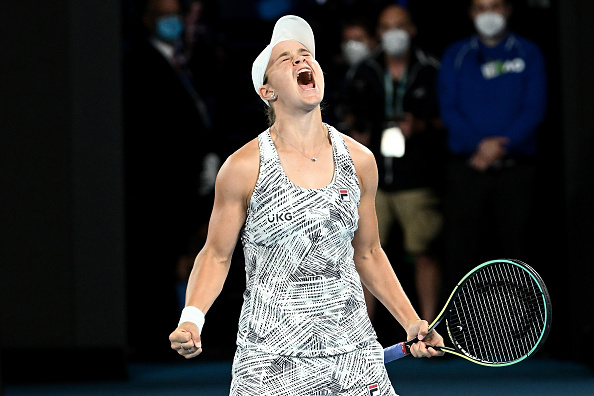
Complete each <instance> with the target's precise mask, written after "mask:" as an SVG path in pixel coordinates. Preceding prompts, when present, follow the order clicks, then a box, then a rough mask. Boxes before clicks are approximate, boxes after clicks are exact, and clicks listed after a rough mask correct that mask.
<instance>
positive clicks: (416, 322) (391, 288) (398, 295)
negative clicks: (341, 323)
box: [346, 138, 443, 357]
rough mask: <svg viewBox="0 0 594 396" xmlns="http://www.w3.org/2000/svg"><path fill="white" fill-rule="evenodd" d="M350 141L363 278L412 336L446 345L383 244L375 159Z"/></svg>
mask: <svg viewBox="0 0 594 396" xmlns="http://www.w3.org/2000/svg"><path fill="white" fill-rule="evenodd" d="M346 139H348V138H346ZM347 142H349V151H350V153H351V156H352V158H353V162H354V163H355V168H356V170H357V175H358V177H359V184H360V186H361V202H360V204H359V228H358V229H357V232H356V233H355V237H354V238H353V242H352V243H353V247H354V250H355V253H354V260H355V266H356V268H357V271H358V272H359V276H360V277H361V281H362V282H363V284H364V285H365V287H367V289H369V291H371V293H372V294H373V295H374V296H375V297H377V299H378V300H379V301H380V302H381V303H382V304H383V305H384V306H385V307H386V308H387V309H388V311H390V313H391V314H392V315H393V316H394V318H395V319H396V320H397V321H398V323H400V325H401V326H402V327H403V328H404V329H405V330H406V332H407V336H408V338H409V339H411V338H414V337H417V336H419V337H420V338H419V339H426V340H427V341H428V342H429V343H435V344H439V345H443V340H442V338H441V336H440V335H439V334H437V333H436V332H435V331H433V332H432V333H430V334H429V335H427V326H428V323H427V322H426V321H425V320H421V319H420V318H419V316H418V315H417V313H416V311H415V310H414V308H413V307H412V305H411V303H410V300H409V299H408V297H407V296H406V293H405V292H404V289H403V288H402V285H401V284H400V281H399V280H398V277H397V276H396V274H395V273H394V270H393V269H392V266H391V265H390V262H389V260H388V257H387V256H386V254H385V252H384V250H383V249H382V247H381V245H380V239H379V234H378V228H377V215H376V213H375V194H376V191H377V183H378V176H377V165H376V162H375V158H374V157H373V154H371V152H370V151H369V150H367V149H366V148H364V147H362V146H361V145H359V144H357V143H355V142H352V141H349V140H347ZM411 351H412V353H413V355H414V356H417V357H420V356H426V357H431V356H437V355H442V354H443V352H438V351H436V350H434V349H427V347H426V345H425V344H424V343H423V342H419V343H416V344H415V345H413V347H412V348H411Z"/></svg>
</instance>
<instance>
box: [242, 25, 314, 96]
mask: <svg viewBox="0 0 594 396" xmlns="http://www.w3.org/2000/svg"><path fill="white" fill-rule="evenodd" d="M288 40H294V41H299V42H300V43H301V44H303V45H305V48H307V50H308V51H309V52H311V55H312V56H313V57H314V58H315V56H316V54H315V52H316V43H315V41H314V35H313V31H312V30H311V26H309V24H308V23H307V22H306V21H305V19H303V18H300V17H298V16H295V15H285V16H284V17H282V18H280V19H279V20H278V21H276V24H275V25H274V30H273V31H272V39H270V44H268V45H267V46H266V48H264V50H263V51H262V52H260V55H258V57H257V58H256V60H255V61H254V64H253V65H252V81H253V83H254V89H255V90H256V93H258V96H259V95H260V93H259V92H258V89H259V88H260V87H261V86H262V84H263V83H264V73H266V67H267V66H268V62H269V61H270V54H271V53H272V48H273V47H274V46H275V45H277V44H278V43H280V42H281V41H288ZM260 98H261V96H260ZM262 100H263V101H264V103H266V105H268V101H267V100H265V99H262Z"/></svg>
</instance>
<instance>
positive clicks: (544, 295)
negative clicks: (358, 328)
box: [402, 259, 552, 367]
mask: <svg viewBox="0 0 594 396" xmlns="http://www.w3.org/2000/svg"><path fill="white" fill-rule="evenodd" d="M501 262H505V263H508V264H512V265H515V266H518V267H520V268H522V269H523V270H524V271H526V272H527V273H528V274H529V275H530V276H531V277H532V279H533V280H534V281H535V283H536V284H537V285H538V288H539V290H540V292H541V296H542V299H543V306H544V308H545V309H544V315H545V317H544V323H545V325H544V326H543V329H542V332H541V334H540V336H539V338H538V340H537V341H536V343H535V345H534V346H533V347H532V349H530V351H528V353H526V354H525V355H523V356H522V357H520V358H518V359H514V360H512V361H509V362H486V361H483V360H480V359H476V358H475V357H473V356H468V355H466V354H465V353H464V352H463V351H462V350H461V349H459V348H458V347H454V348H452V347H446V346H443V347H440V346H436V345H429V344H427V347H430V348H433V349H435V350H438V351H443V352H447V353H451V354H453V355H456V356H459V357H461V358H464V359H466V360H469V361H471V362H473V363H477V364H480V365H483V366H489V367H505V366H510V365H512V364H516V363H519V362H521V361H522V360H525V359H527V358H529V357H530V356H532V355H534V354H535V353H536V351H538V349H539V348H540V346H541V345H542V344H543V343H544V340H545V339H546V337H547V335H548V333H549V331H550V328H551V319H552V315H551V314H552V312H551V300H550V295H549V292H548V290H547V288H546V286H545V284H544V282H543V280H542V278H541V277H540V275H538V273H537V272H536V271H535V270H534V269H533V268H532V267H530V266H529V265H528V264H526V263H524V262H522V261H520V260H516V259H497V260H491V261H487V262H485V263H483V264H481V265H479V266H477V267H475V268H473V269H472V270H471V271H470V272H468V273H467V274H466V275H465V276H464V277H463V278H462V279H461V280H460V281H459V282H458V284H457V285H456V287H454V290H453V291H452V293H451V294H450V297H449V298H448V300H447V302H446V303H445V304H444V307H443V309H442V310H441V312H440V313H439V315H437V317H436V318H435V320H434V321H433V322H432V323H431V324H430V325H429V331H432V330H433V329H435V327H437V325H439V324H440V323H441V322H442V320H443V319H446V328H447V331H448V336H449V337H450V341H452V340H453V337H452V334H451V332H450V327H449V323H448V318H447V317H449V314H448V313H447V312H448V309H449V308H450V303H451V302H452V301H453V300H454V298H455V297H456V295H457V294H458V292H459V291H460V288H461V287H462V285H464V283H466V281H467V280H468V279H469V278H470V277H471V276H472V275H473V274H474V273H476V272H477V271H479V270H481V269H482V268H484V267H486V266H489V265H492V264H495V263H501ZM418 341H419V339H418V338H417V337H415V338H413V339H411V340H408V341H406V342H404V343H403V344H402V346H403V347H404V348H405V349H406V353H407V354H409V353H410V347H411V346H412V345H413V344H414V343H416V342H418ZM454 346H455V343H454Z"/></svg>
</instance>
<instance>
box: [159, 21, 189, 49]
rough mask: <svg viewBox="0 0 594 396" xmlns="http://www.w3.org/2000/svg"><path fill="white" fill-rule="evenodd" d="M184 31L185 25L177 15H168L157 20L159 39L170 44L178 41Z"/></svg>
mask: <svg viewBox="0 0 594 396" xmlns="http://www.w3.org/2000/svg"><path fill="white" fill-rule="evenodd" d="M183 30H184V25H183V23H182V21H181V20H180V19H179V17H178V16H177V15H166V16H163V17H161V18H159V19H157V32H156V34H157V37H158V38H160V39H161V40H163V41H167V42H169V43H172V42H174V41H175V40H177V39H178V38H179V37H180V36H181V34H182V32H183Z"/></svg>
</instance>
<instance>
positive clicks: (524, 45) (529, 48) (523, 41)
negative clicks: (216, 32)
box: [511, 33, 542, 57]
mask: <svg viewBox="0 0 594 396" xmlns="http://www.w3.org/2000/svg"><path fill="white" fill-rule="evenodd" d="M511 37H512V38H513V40H514V42H515V45H516V46H517V47H519V49H520V50H521V51H524V52H525V53H526V54H527V55H528V56H539V57H540V56H542V54H541V50H540V47H539V46H538V45H537V44H536V43H535V42H534V41H532V40H530V39H527V38H526V37H523V36H520V35H517V34H515V33H513V34H512V35H511Z"/></svg>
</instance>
